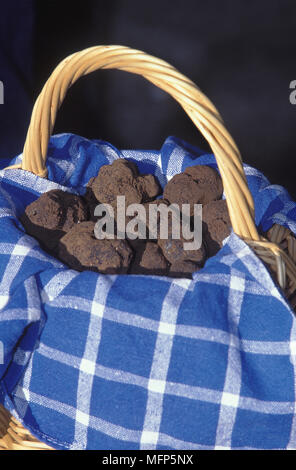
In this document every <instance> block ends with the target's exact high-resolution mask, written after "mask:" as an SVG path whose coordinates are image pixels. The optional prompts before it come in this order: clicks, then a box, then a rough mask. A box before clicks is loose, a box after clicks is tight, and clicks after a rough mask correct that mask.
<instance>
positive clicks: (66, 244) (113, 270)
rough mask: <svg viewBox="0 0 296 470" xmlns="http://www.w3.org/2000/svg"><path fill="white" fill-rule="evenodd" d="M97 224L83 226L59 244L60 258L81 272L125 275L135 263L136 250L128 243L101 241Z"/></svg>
mask: <svg viewBox="0 0 296 470" xmlns="http://www.w3.org/2000/svg"><path fill="white" fill-rule="evenodd" d="M94 227H95V223H94V222H92V221H89V222H83V223H81V224H79V225H76V226H75V227H73V228H72V229H71V230H70V231H69V232H68V233H67V234H66V235H64V236H63V237H62V238H61V240H60V241H59V245H58V257H59V259H60V260H61V261H63V262H64V263H65V264H67V265H68V266H69V267H70V268H72V269H75V270H77V271H84V270H90V271H96V272H100V273H104V274H124V273H126V272H127V270H128V267H129V265H130V262H131V260H132V255H133V253H132V249H131V248H130V246H129V244H128V242H127V241H126V240H108V239H106V240H98V239H97V238H96V237H95V235H94Z"/></svg>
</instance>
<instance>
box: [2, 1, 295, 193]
mask: <svg viewBox="0 0 296 470" xmlns="http://www.w3.org/2000/svg"><path fill="white" fill-rule="evenodd" d="M4 3H5V5H3V4H4ZM295 33H296V2H295V0H278V1H277V0H276V1H275V0H260V1H258V0H257V1H254V0H248V1H247V0H246V1H244V0H241V1H239V0H213V1H211V0H209V1H200V0H183V1H172V0H171V1H169V0H158V1H155V0H149V2H147V1H140V0H138V1H135V0H110V1H91V0H84V1H83V2H77V3H76V2H73V1H71V2H70V1H62V0H60V1H54V0H53V1H46V0H42V1H41V0H39V1H32V0H22V1H20V0H19V1H17V0H10V1H9V2H2V3H1V14H0V80H2V81H3V83H4V89H5V103H4V104H3V105H0V126H1V127H0V158H12V157H13V156H15V155H17V154H19V153H21V151H22V147H23V143H24V140H25V135H26V130H27V127H28V124H29V119H30V114H31V111H32V107H33V104H34V100H35V99H36V98H37V96H38V93H39V92H40V90H41V88H42V86H43V84H44V82H45V81H46V79H47V78H48V76H49V75H50V73H51V71H52V70H53V68H54V67H55V66H56V65H57V64H58V62H59V61H60V60H62V59H63V58H64V57H65V56H67V55H68V54H71V53H72V52H75V51H77V50H80V49H83V48H86V47H89V46H93V45H100V44H121V45H126V46H130V47H134V48H136V49H142V50H144V51H145V52H148V53H150V54H152V55H155V56H158V57H160V58H162V59H164V60H166V61H168V62H170V63H171V64H172V65H174V66H175V67H176V68H177V69H179V70H180V71H181V72H182V73H184V74H185V75H187V76H188V77H189V78H190V79H192V80H193V81H194V82H195V83H196V84H197V85H198V86H199V87H200V88H201V90H202V91H203V92H204V93H205V94H206V95H207V96H208V97H209V98H210V99H211V100H212V101H213V102H214V104H215V105H216V106H217V108H218V110H219V111H220V113H221V114H222V117H223V118H224V121H225V124H226V127H227V128H228V130H229V131H230V133H231V134H232V136H233V138H234V140H235V141H236V143H237V145H238V147H239V149H240V151H241V153H242V156H243V159H244V161H245V162H246V163H249V164H250V165H252V166H255V167H257V168H258V169H259V170H261V171H262V172H263V173H264V174H265V175H266V176H267V177H268V178H269V179H270V180H271V182H272V183H276V184H281V185H283V186H285V187H286V188H287V189H288V190H289V192H290V194H291V195H292V196H293V198H294V199H296V185H294V181H295V175H296V164H295V157H296V139H295V132H294V129H295V126H296V105H292V104H291V103H290V101H289V95H290V93H291V91H292V90H290V89H289V84H290V82H291V81H292V80H296V60H295V59H296V34H295ZM54 132H55V133H58V132H74V133H77V134H80V135H82V136H85V137H88V138H101V139H104V140H107V141H110V142H111V143H112V144H114V145H115V146H117V147H118V148H121V149H123V148H125V149H126V148H141V149H144V148H145V149H149V148H151V149H155V148H160V147H161V145H162V143H163V141H164V140H165V138H166V137H167V136H169V135H176V136H178V137H180V138H182V139H184V140H186V141H188V142H190V143H192V144H194V145H197V146H202V147H203V148H205V150H208V149H207V144H206V142H204V141H203V139H202V138H201V137H200V135H199V133H198V131H197V130H196V129H195V127H194V126H193V124H192V123H191V122H190V120H189V118H188V117H187V116H186V115H185V113H184V112H183V110H182V109H181V108H180V107H179V105H178V104H177V103H175V102H174V101H173V99H172V98H170V97H169V96H168V95H166V94H165V93H163V92H162V91H160V90H158V89H157V88H156V87H154V86H153V85H152V84H150V83H148V82H146V81H145V80H144V79H143V78H141V77H138V76H135V75H131V74H127V73H125V72H119V71H102V72H97V73H94V74H92V75H91V76H88V77H84V78H83V79H80V81H79V82H78V83H77V84H75V85H74V86H73V87H72V89H71V90H70V92H69V93H68V95H67V97H66V100H65V102H64V104H63V106H62V108H61V110H60V112H59V115H58V119H57V123H56V127H55V131H54Z"/></svg>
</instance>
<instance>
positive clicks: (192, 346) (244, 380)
mask: <svg viewBox="0 0 296 470" xmlns="http://www.w3.org/2000/svg"><path fill="white" fill-rule="evenodd" d="M120 157H125V158H130V159H132V160H134V161H136V163H137V164H138V167H139V170H140V171H141V172H142V173H153V174H155V175H156V176H157V177H158V179H159V181H160V183H161V184H162V185H164V184H165V183H166V181H167V180H168V179H169V178H170V177H172V176H173V175H174V174H176V173H179V172H181V171H182V170H184V169H185V168H186V166H189V165H194V164H197V163H198V164H207V165H212V166H213V167H215V168H217V166H216V163H215V158H214V156H213V155H203V153H202V152H201V151H200V150H199V149H196V148H195V147H192V146H191V145H189V144H187V143H185V142H183V141H181V140H179V139H177V138H172V137H169V138H168V139H166V141H165V142H164V144H163V146H162V148H161V150H160V151H156V150H155V151H150V150H149V151H148V150H146V151H143V150H140V151H134V150H126V151H119V150H118V149H116V148H115V147H114V146H112V145H111V144H109V143H107V142H104V141H99V140H93V141H90V140H87V139H84V138H82V137H79V136H75V135H72V134H61V135H57V136H53V137H52V138H51V140H50V145H49V150H48V161H47V166H48V171H49V176H48V180H46V179H42V178H39V177H37V176H35V175H33V174H31V173H28V172H25V171H22V170H8V171H5V172H1V173H0V178H1V179H0V228H1V231H0V233H1V240H0V250H1V251H0V276H1V280H0V341H1V342H2V344H3V345H4V361H3V362H4V363H3V364H0V402H2V403H3V404H4V405H5V407H6V408H7V409H8V410H9V411H11V412H12V413H13V414H14V415H15V416H16V417H17V419H19V420H20V421H21V422H22V424H23V425H24V426H25V427H27V428H28V429H29V430H30V431H31V432H32V434H34V435H35V436H36V437H38V439H40V440H42V441H44V442H46V443H47V444H48V445H50V446H52V447H55V448H57V449H145V448H149V449H165V448H166V449H199V448H201V449H212V448H229V449H235V448H255V449H261V448H276V449H286V448H296V412H295V388H296V387H295V376H296V373H295V367H296V359H295V355H296V351H295V344H296V329H295V318H294V316H293V313H292V311H291V309H290V307H289V306H288V304H287V303H286V301H285V299H284V297H283V296H282V294H281V292H280V291H279V289H278V288H277V287H276V285H275V284H274V282H273V280H272V278H271V276H270V274H269V273H268V271H267V269H266V268H265V266H264V264H263V263H262V262H261V261H260V260H259V259H258V258H257V257H256V256H255V255H254V253H253V252H252V251H251V249H250V248H249V247H248V246H247V245H246V244H245V243H244V242H243V241H242V240H240V239H239V238H238V237H237V236H236V235H235V234H234V233H232V234H231V235H230V237H228V239H227V240H225V243H224V246H223V248H222V249H221V250H220V252H219V253H218V254H217V255H216V256H215V257H213V258H211V259H209V260H208V261H207V263H206V265H205V267H204V268H203V269H202V270H201V271H199V272H198V273H196V274H194V279H193V281H190V280H184V279H171V278H159V277H156V276H130V275H128V276H124V275H121V276H106V275H98V274H96V273H92V272H89V271H88V272H84V273H78V272H75V271H73V270H70V269H68V268H67V267H65V266H64V265H63V264H62V263H61V262H59V261H58V260H55V259H54V258H52V257H51V256H49V255H48V254H46V253H44V252H43V251H42V250H41V248H40V247H39V244H38V242H37V241H36V240H34V239H33V238H32V237H29V236H28V235H26V234H25V232H24V229H23V227H22V225H21V223H20V222H19V221H18V217H19V216H20V215H21V213H22V211H23V210H24V208H25V206H26V205H27V204H29V203H30V202H31V201H33V200H34V199H36V198H37V197H38V195H39V194H41V193H42V192H45V191H48V190H50V189H54V188H61V189H64V190H69V191H75V192H77V193H78V194H83V193H84V191H85V185H86V183H87V182H88V180H89V179H90V178H91V177H92V176H94V175H96V174H97V172H98V170H99V168H100V167H101V166H102V165H103V164H106V163H111V162H112V161H113V160H114V159H116V158H120ZM20 158H21V156H19V157H17V158H16V161H18V159H20ZM244 168H245V172H246V176H247V179H248V184H249V188H250V190H251V193H252V195H253V198H254V202H255V215H256V220H255V221H256V225H257V226H259V227H261V228H262V230H264V231H266V230H268V229H269V228H270V227H271V226H272V225H273V224H274V223H278V224H281V225H284V226H286V227H288V228H289V229H290V230H291V231H292V232H293V233H294V234H296V204H295V203H294V202H293V201H292V200H291V199H290V197H289V195H288V193H287V192H286V191H285V190H284V188H282V187H280V186H276V185H270V184H269V182H268V180H267V179H266V178H265V177H264V176H263V175H262V174H261V173H260V172H259V171H257V170H256V169H254V168H251V167H250V166H248V165H244Z"/></svg>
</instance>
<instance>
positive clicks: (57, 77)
mask: <svg viewBox="0 0 296 470" xmlns="http://www.w3.org/2000/svg"><path fill="white" fill-rule="evenodd" d="M103 68H105V69H112V68H115V69H120V70H124V71H127V72H133V73H136V74H139V75H142V76H143V77H145V78H146V79H147V80H149V81H150V82H152V83H153V84H155V85H156V86H158V87H159V88H162V89H163V90H165V91H167V92H168V93H169V94H170V95H171V96H173V97H174V98H175V99H176V101H178V102H179V103H180V105H181V106H182V107H183V109H184V110H185V112H186V113H187V114H188V116H189V117H190V118H191V120H192V121H193V123H194V124H195V125H196V127H197V128H198V129H199V130H200V131H201V133H202V134H203V136H204V137H205V138H206V139H207V141H208V143H209V145H210V146H211V149H212V151H213V153H214V155H215V157H216V160H217V164H218V168H219V170H220V174H221V177H222V180H223V186H224V192H225V196H226V201H227V206H228V210H229V215H230V219H231V223H232V227H233V230H234V232H235V233H236V234H237V235H238V236H239V237H241V238H242V239H243V240H244V241H245V242H246V243H248V244H249V245H250V246H251V247H252V249H253V250H254V251H255V252H256V254H257V255H258V256H259V257H260V258H261V260H262V261H263V262H264V263H265V264H266V265H268V267H269V268H270V269H271V271H272V272H273V273H274V275H275V276H276V279H277V281H278V284H279V286H280V287H281V288H282V290H283V293H284V295H285V296H286V298H287V300H288V301H289V302H290V304H291V305H292V307H293V308H294V307H295V305H296V267H295V262H296V241H295V238H294V236H293V234H292V233H291V232H290V231H289V230H288V229H286V228H284V227H281V226H279V225H274V226H273V227H272V228H271V229H270V230H269V231H268V233H267V234H266V237H262V236H261V235H259V234H258V231H257V228H256V226H255V221H254V203H253V199H252V196H251V193H250V191H249V188H248V185H247V180H246V176H245V173H244V170H243V164H242V159H241V156H240V153H239V150H238V148H237V146H236V144H235V142H234V141H233V139H232V138H231V136H230V135H229V133H228V131H227V130H226V129H225V126H224V124H223V120H222V118H221V116H220V114H219V113H218V111H217V109H216V108H215V106H214V105H213V104H212V103H211V102H210V101H209V99H208V98H207V97H206V96H205V95H204V94H203V93H202V92H201V91H200V90H199V88H198V87H197V86H196V85H195V84H194V83H193V82H192V81H190V80H189V79H188V78H186V77H185V76H184V75H182V74H181V73H179V72H178V71H177V70H176V69H175V68H174V67H172V66H171V65H169V64H168V63H166V62H164V61H163V60H160V59H158V58H155V57H152V56H150V55H147V54H145V53H143V52H141V51H138V50H134V49H130V48H127V47H123V46H95V47H91V48H89V49H85V50H82V51H80V52H77V53H74V54H72V55H71V56H69V57H67V58H66V59H64V60H63V61H62V62H61V63H60V64H59V65H58V66H57V67H56V69H55V70H54V72H53V73H52V75H51V76H50V78H49V79H48V81H47V82H46V84H45V86H44V88H43V90H42V92H41V94H40V95H39V97H38V99H37V101H36V103H35V106H34V109H33V113H32V118H31V122H30V126H29V130H28V134H27V138H26V142H25V146H24V151H23V160H22V163H21V164H19V165H12V166H10V167H8V168H22V169H23V170H27V171H31V172H33V173H34V174H36V175H38V176H41V177H44V178H45V177H46V176H47V170H46V155H47V147H48V142H49V138H50V136H51V133H52V131H53V128H54V124H55V119H56V115H57V111H58V109H59V107H60V106H61V104H62V102H63V100H64V98H65V95H66V93H67V91H68V89H69V88H70V87H71V85H73V84H74V83H75V82H76V80H78V78H79V77H81V76H83V75H87V74H89V73H91V72H93V71H95V70H97V69H103ZM0 449H1V450H2V449H3V450H4V449H10V450H25V449H27V450H29V449H30V450H32V449H38V450H44V449H50V447H48V446H47V445H45V444H43V443H41V442H39V441H38V440H37V439H35V438H34V437H33V436H32V435H31V434H30V433H29V431H27V430H26V429H24V428H23V427H22V425H21V424H20V423H18V421H17V420H16V419H15V418H14V417H12V416H11V415H10V413H8V412H7V411H6V410H5V409H4V408H3V407H1V406H0Z"/></svg>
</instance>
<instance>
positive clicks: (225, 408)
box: [215, 276, 244, 449]
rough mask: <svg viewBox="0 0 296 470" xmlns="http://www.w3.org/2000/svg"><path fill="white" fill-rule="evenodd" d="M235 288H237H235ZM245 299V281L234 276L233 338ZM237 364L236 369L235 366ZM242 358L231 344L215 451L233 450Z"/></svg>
mask: <svg viewBox="0 0 296 470" xmlns="http://www.w3.org/2000/svg"><path fill="white" fill-rule="evenodd" d="M234 286H235V288H234ZM243 298H244V279H243V278H241V277H240V278H238V277H236V276H233V278H231V282H230V289H229V297H228V308H227V314H228V320H229V325H230V328H231V333H232V335H233V336H231V335H230V336H229V338H230V341H231V338H232V337H238V324H239V319H240V309H241V305H242V301H243ZM234 364H235V367H233V365H234ZM241 373H242V367H241V357H240V351H239V349H238V348H237V347H236V344H235V345H232V344H231V343H230V344H229V347H228V360H227V370H226V377H225V383H224V389H223V392H222V398H221V405H220V413H219V421H218V426H217V431H216V442H215V449H231V436H232V429H233V426H234V423H235V417H236V412H237V407H238V404H239V399H240V387H241Z"/></svg>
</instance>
